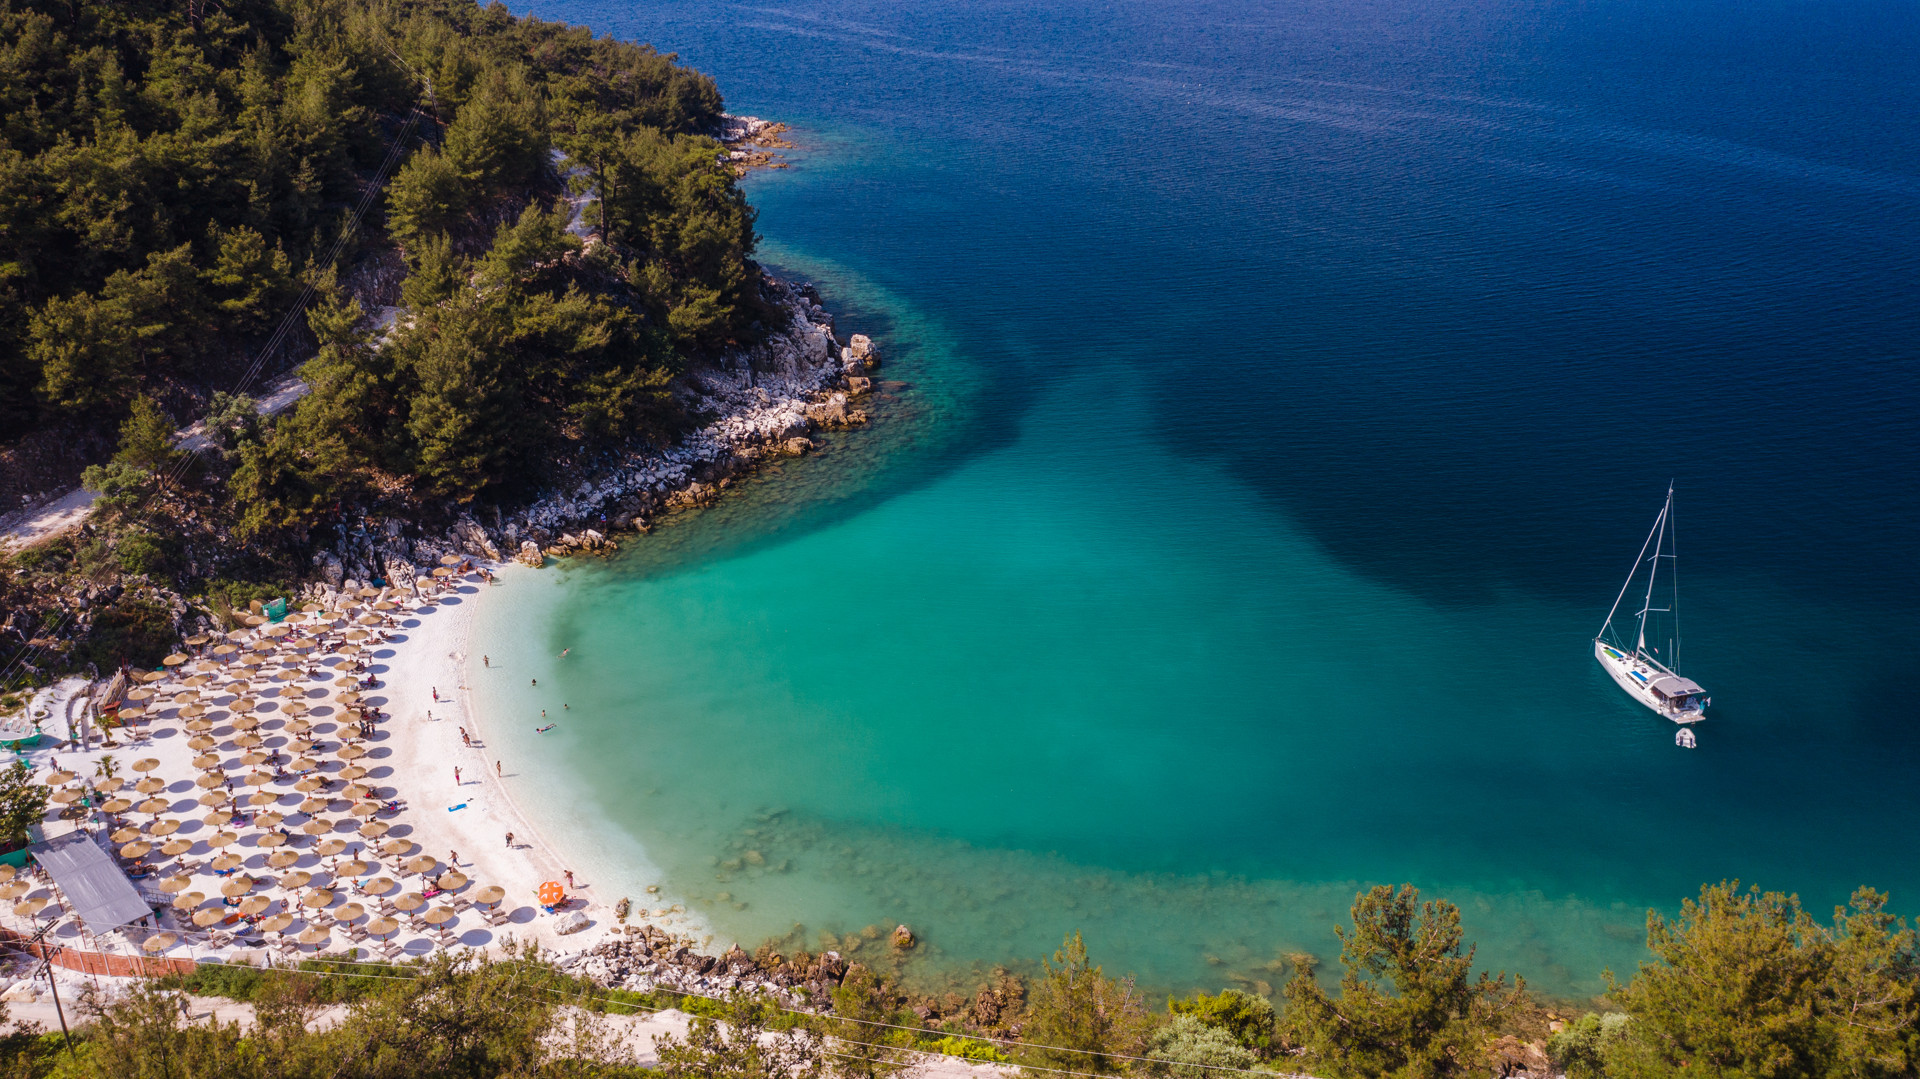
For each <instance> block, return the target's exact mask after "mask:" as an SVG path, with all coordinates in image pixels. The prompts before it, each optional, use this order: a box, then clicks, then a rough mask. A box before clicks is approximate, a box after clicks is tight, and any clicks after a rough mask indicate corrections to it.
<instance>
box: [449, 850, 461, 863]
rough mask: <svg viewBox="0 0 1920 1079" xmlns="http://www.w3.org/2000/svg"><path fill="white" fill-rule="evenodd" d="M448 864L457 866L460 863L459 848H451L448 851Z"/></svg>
mask: <svg viewBox="0 0 1920 1079" xmlns="http://www.w3.org/2000/svg"><path fill="white" fill-rule="evenodd" d="M447 864H448V865H450V866H457V865H459V864H460V852H459V851H457V850H450V851H448V852H447Z"/></svg>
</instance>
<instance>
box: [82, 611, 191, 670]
mask: <svg viewBox="0 0 1920 1079" xmlns="http://www.w3.org/2000/svg"><path fill="white" fill-rule="evenodd" d="M176 637H177V634H176V633H175V632H174V627H173V612H172V611H170V610H168V609H167V608H166V606H165V605H163V604H160V603H158V602H155V601H154V600H151V599H142V598H140V597H137V596H122V597H121V598H120V599H119V601H118V602H116V603H114V604H113V605H112V606H109V607H106V608H104V609H103V610H101V611H100V613H99V614H98V615H96V616H95V617H94V620H93V629H92V632H91V633H89V634H88V637H87V642H86V645H85V646H84V648H83V649H82V657H81V658H84V659H86V660H89V661H91V662H92V663H93V664H94V666H96V667H98V668H100V669H101V670H103V671H104V670H109V669H111V668H113V667H117V666H119V665H120V664H122V663H128V664H132V665H133V666H135V667H152V666H155V665H157V664H158V663H159V662H160V661H161V660H162V659H165V658H166V656H167V653H168V652H169V651H171V650H172V648H173V644H174V641H175V639H176Z"/></svg>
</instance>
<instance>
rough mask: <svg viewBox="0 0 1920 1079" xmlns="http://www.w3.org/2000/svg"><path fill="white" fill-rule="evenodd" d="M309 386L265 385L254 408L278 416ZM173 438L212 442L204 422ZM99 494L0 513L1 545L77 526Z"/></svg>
mask: <svg viewBox="0 0 1920 1079" xmlns="http://www.w3.org/2000/svg"><path fill="white" fill-rule="evenodd" d="M308 389H309V387H308V386H307V384H306V383H305V382H302V381H300V376H299V375H286V376H283V377H281V378H280V379H278V380H276V381H274V382H273V383H271V384H269V385H268V386H266V387H265V388H263V389H262V390H261V391H260V395H259V396H258V397H256V398H255V399H254V407H255V408H257V409H258V410H259V412H260V414H261V415H262V416H274V415H278V414H279V413H282V412H285V411H286V410H287V409H289V408H292V407H293V405H294V403H295V402H297V401H299V400H300V398H302V397H305V396H306V395H307V390H308ZM174 437H175V439H176V440H177V444H178V445H179V447H180V448H181V449H183V450H187V451H189V452H199V451H200V450H204V449H207V448H208V447H209V446H210V445H211V443H210V442H209V441H208V440H207V435H206V425H205V422H204V421H197V422H195V423H194V424H192V425H191V426H188V427H182V428H181V429H180V430H178V431H176V432H174ZM99 497H100V496H99V494H98V493H97V492H94V491H89V490H87V489H86V488H84V487H76V488H74V489H73V490H71V491H68V492H67V493H66V494H63V495H60V496H59V497H57V498H54V499H52V500H51V501H48V502H42V503H41V504H40V505H38V506H28V507H26V508H25V509H21V510H17V511H15V512H13V513H9V514H6V515H5V516H0V547H6V546H9V545H11V546H18V547H31V546H33V545H34V544H36V543H39V542H41V541H43V540H49V539H52V538H53V537H55V536H58V535H60V534H61V533H63V532H66V531H67V530H68V529H71V528H75V527H77V526H78V525H79V524H80V523H81V522H82V521H85V520H86V519H87V517H88V516H90V515H91V514H92V513H93V503H94V500H95V499H97V498H99Z"/></svg>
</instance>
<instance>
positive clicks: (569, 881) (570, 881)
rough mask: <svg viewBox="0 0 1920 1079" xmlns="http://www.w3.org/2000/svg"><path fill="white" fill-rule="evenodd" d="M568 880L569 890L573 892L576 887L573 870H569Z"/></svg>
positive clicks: (567, 873)
mask: <svg viewBox="0 0 1920 1079" xmlns="http://www.w3.org/2000/svg"><path fill="white" fill-rule="evenodd" d="M566 878H567V890H568V891H572V890H573V889H574V888H575V887H576V885H575V884H574V883H573V870H571V869H569V870H567V872H566Z"/></svg>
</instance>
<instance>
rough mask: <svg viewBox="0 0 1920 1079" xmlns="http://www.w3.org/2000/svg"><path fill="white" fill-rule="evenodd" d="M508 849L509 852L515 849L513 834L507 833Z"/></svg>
mask: <svg viewBox="0 0 1920 1079" xmlns="http://www.w3.org/2000/svg"><path fill="white" fill-rule="evenodd" d="M507 849H508V850H512V849H513V833H512V832H508V833H507Z"/></svg>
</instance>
